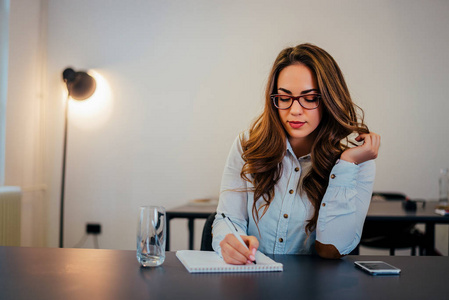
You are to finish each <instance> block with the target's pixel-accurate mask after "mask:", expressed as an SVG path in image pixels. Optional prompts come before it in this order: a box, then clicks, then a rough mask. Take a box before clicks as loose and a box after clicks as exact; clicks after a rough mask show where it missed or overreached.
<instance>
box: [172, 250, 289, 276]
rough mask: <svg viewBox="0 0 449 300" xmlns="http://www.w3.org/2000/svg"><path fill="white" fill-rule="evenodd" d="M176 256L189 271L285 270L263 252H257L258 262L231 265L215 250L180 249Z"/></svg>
mask: <svg viewBox="0 0 449 300" xmlns="http://www.w3.org/2000/svg"><path fill="white" fill-rule="evenodd" d="M176 257H178V259H179V260H180V261H181V262H182V264H183V265H184V267H186V269H187V271H189V273H222V272H274V271H281V272H282V271H283V267H284V266H283V265H282V264H281V263H278V262H275V261H274V260H272V259H271V258H269V257H267V256H266V255H264V254H263V253H262V252H259V251H257V252H256V262H257V264H250V265H230V264H227V263H225V261H224V260H223V259H222V258H221V257H220V256H218V254H217V253H215V252H214V251H197V250H180V251H176Z"/></svg>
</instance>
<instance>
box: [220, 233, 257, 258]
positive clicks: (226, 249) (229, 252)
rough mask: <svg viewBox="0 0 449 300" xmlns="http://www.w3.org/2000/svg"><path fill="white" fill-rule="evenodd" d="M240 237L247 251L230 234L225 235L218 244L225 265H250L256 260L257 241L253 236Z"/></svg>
mask: <svg viewBox="0 0 449 300" xmlns="http://www.w3.org/2000/svg"><path fill="white" fill-rule="evenodd" d="M241 237H242V240H243V241H244V242H245V244H246V245H247V246H248V248H249V250H248V249H246V247H245V246H243V245H242V243H240V242H239V240H238V239H237V238H236V237H235V236H234V235H233V234H232V233H230V234H227V235H226V236H225V238H224V239H223V240H222V241H221V242H220V247H221V255H222V256H223V259H224V261H225V262H226V263H228V264H233V265H244V264H251V263H252V262H253V261H255V260H256V257H255V255H256V250H257V248H259V241H258V240H257V238H256V237H255V236H246V235H241Z"/></svg>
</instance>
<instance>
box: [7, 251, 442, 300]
mask: <svg viewBox="0 0 449 300" xmlns="http://www.w3.org/2000/svg"><path fill="white" fill-rule="evenodd" d="M271 257H272V258H274V260H276V261H278V262H281V263H283V264H284V271H283V272H264V273H207V274H189V273H188V272H187V270H186V269H185V268H184V266H183V265H182V264H181V263H180V262H179V261H178V259H177V258H176V256H175V253H174V252H168V253H167V258H166V261H165V263H164V264H163V265H162V266H159V267H156V268H141V267H140V266H139V264H138V263H137V260H136V253H135V251H125V250H98V249H59V248H25V247H23V248H20V247H0V299H2V300H21V299H27V300H28V299H45V300H53V299H58V300H59V299H64V300H72V299H108V300H115V299H126V300H128V299H200V300H201V299H207V300H210V299H233V300H234V299H236V300H238V299H245V300H250V299H345V300H349V299H376V300H377V299H420V300H422V299H435V300H438V299H447V298H448V296H447V287H446V284H447V279H448V278H449V259H448V258H447V257H441V256H418V257H412V256H381V257H369V256H347V257H345V258H343V259H341V260H326V259H321V258H319V257H314V256H299V255H275V256H271ZM356 260H383V261H386V262H388V263H390V264H392V265H394V266H396V267H398V268H400V269H402V274H401V275H400V276H384V277H381V276H371V275H369V274H366V273H364V272H362V271H360V270H359V269H356V268H355V267H354V263H353V262H354V261H356Z"/></svg>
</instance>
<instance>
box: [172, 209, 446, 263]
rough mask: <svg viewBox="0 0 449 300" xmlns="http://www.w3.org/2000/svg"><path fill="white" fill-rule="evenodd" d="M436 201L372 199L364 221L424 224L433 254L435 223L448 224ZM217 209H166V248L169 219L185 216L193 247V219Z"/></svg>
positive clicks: (427, 251)
mask: <svg viewBox="0 0 449 300" xmlns="http://www.w3.org/2000/svg"><path fill="white" fill-rule="evenodd" d="M437 205H438V203H437V202H433V201H428V202H426V205H425V206H424V207H423V205H422V203H418V208H417V210H416V211H406V210H404V209H403V208H402V202H401V201H372V202H371V204H370V207H369V210H368V215H367V216H366V222H385V221H388V222H410V221H412V222H417V223H423V224H425V229H426V232H425V234H426V244H427V246H426V249H425V254H426V255H434V254H435V224H449V216H446V217H444V216H440V215H437V214H436V213H435V206H437ZM216 209H217V206H216V205H205V206H195V205H182V206H179V207H176V208H174V209H170V210H168V211H167V249H170V248H169V239H170V227H169V226H170V225H169V224H170V220H171V219H174V218H187V219H188V222H189V223H188V224H189V225H188V226H189V249H193V238H194V236H193V233H194V220H195V219H201V218H203V219H205V218H207V217H208V216H209V215H210V214H211V213H213V212H215V211H216Z"/></svg>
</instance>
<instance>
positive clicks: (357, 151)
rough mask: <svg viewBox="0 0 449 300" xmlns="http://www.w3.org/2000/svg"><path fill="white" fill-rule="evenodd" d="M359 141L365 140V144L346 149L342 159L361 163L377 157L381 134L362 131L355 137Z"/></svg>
mask: <svg viewBox="0 0 449 300" xmlns="http://www.w3.org/2000/svg"><path fill="white" fill-rule="evenodd" d="M355 140H356V141H357V142H361V141H363V144H362V145H360V146H357V147H353V148H349V149H346V150H345V151H344V152H343V153H342V154H341V157H340V159H342V160H345V161H348V162H351V163H357V164H361V163H363V162H365V161H368V160H371V159H375V158H377V153H378V152H379V146H380V135H378V134H376V133H374V132H370V133H362V134H360V135H359V136H358V137H356V138H355Z"/></svg>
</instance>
